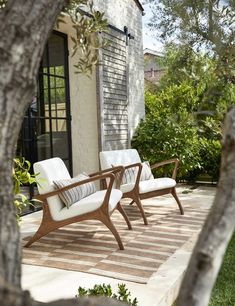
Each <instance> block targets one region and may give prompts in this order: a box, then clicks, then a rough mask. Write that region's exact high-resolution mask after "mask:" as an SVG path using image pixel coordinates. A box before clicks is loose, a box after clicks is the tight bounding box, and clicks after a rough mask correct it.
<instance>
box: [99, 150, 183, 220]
mask: <svg viewBox="0 0 235 306" xmlns="http://www.w3.org/2000/svg"><path fill="white" fill-rule="evenodd" d="M170 163H174V164H175V166H174V170H173V173H172V177H171V178H168V177H163V178H156V179H155V178H154V177H152V178H151V179H148V180H141V171H142V167H143V163H142V162H141V159H140V156H139V154H138V152H137V150H135V149H126V150H114V151H103V152H100V165H101V169H106V168H110V167H111V166H117V165H122V166H124V167H125V171H128V169H131V168H132V169H134V173H135V178H134V180H133V181H132V182H131V183H126V184H121V186H120V189H121V191H122V192H123V196H122V197H123V198H131V199H132V200H133V201H132V203H134V202H135V203H136V205H137V206H138V208H139V210H140V212H141V215H142V217H143V220H144V224H146V225H147V224H148V221H147V218H146V215H145V211H144V208H143V205H142V203H141V200H143V199H148V198H152V197H156V196H160V195H165V194H168V193H171V194H172V195H173V197H174V198H175V200H176V202H177V204H178V207H179V210H180V213H181V215H183V214H184V210H183V207H182V205H181V203H180V200H179V198H178V196H177V194H176V189H175V187H176V174H177V168H178V165H179V160H178V159H171V160H166V161H162V162H159V163H156V164H154V165H152V166H151V169H156V168H158V167H161V166H164V165H167V164H170ZM124 175H125V174H124Z"/></svg>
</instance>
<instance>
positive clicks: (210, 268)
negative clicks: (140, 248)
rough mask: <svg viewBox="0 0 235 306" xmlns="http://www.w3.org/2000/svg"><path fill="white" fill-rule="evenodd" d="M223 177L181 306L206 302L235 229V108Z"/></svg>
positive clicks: (225, 146) (226, 130)
mask: <svg viewBox="0 0 235 306" xmlns="http://www.w3.org/2000/svg"><path fill="white" fill-rule="evenodd" d="M222 146H223V147H222V163H221V171H220V181H219V185H218V189H217V193H216V196H215V200H214V204H213V207H212V210H211V212H210V214H209V215H208V218H207V220H206V222H205V224H204V227H203V229H202V232H201V235H200V236H199V239H198V242H197V244H196V246H195V248H194V252H193V255H192V257H191V260H190V263H189V266H188V269H187V271H186V274H185V277H184V280H183V282H182V286H181V290H180V294H179V297H178V301H177V304H176V305H177V306H189V305H190V306H206V305H208V302H209V299H210V294H211V290H212V288H213V285H214V283H215V280H216V277H217V274H218V272H219V269H220V266H221V263H222V260H223V256H224V253H225V251H226V247H227V245H228V242H229V240H230V239H231V237H232V234H233V232H234V229H235V109H233V110H231V111H230V112H229V113H228V114H227V118H226V121H225V124H224V136H223V141H222Z"/></svg>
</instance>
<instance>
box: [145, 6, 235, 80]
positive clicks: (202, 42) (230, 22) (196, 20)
mask: <svg viewBox="0 0 235 306" xmlns="http://www.w3.org/2000/svg"><path fill="white" fill-rule="evenodd" d="M146 2H148V3H150V6H151V8H152V12H153V17H152V20H151V22H150V23H149V26H150V28H151V29H152V30H153V31H155V32H156V35H158V36H159V37H160V38H161V40H162V41H163V42H164V43H166V42H168V43H169V42H172V41H174V42H178V43H179V44H180V45H183V46H184V45H188V46H190V47H192V48H194V49H195V50H203V52H206V53H208V54H209V55H210V56H211V57H213V58H214V59H216V61H217V73H218V77H220V78H224V79H225V80H226V81H227V82H232V83H234V82H235V69H234V67H235V44H234V41H235V1H234V0H197V1H193V0H158V1H156V0H147V1H146Z"/></svg>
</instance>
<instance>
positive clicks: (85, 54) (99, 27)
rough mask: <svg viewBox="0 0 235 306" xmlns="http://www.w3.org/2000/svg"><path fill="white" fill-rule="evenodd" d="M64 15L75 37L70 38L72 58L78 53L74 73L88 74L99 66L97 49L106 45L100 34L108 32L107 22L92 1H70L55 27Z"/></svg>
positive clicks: (62, 19)
mask: <svg viewBox="0 0 235 306" xmlns="http://www.w3.org/2000/svg"><path fill="white" fill-rule="evenodd" d="M64 14H67V15H69V16H70V18H71V21H72V23H73V28H74V30H75V35H74V36H71V40H72V42H73V50H72V56H74V55H75V54H77V53H79V60H78V62H77V64H76V65H74V67H75V68H76V72H75V73H87V74H90V73H91V72H92V68H93V67H94V66H95V65H98V64H99V54H98V52H97V51H98V49H100V48H102V47H104V46H105V45H106V44H107V41H106V40H105V39H104V38H103V37H102V35H100V34H101V33H102V32H107V31H108V21H107V19H106V18H105V17H104V13H101V12H99V11H97V10H95V8H94V4H93V1H92V0H73V1H70V3H69V5H68V6H66V7H65V8H64V11H63V13H62V14H61V16H60V17H59V19H58V22H57V26H59V24H60V22H64V18H63V16H64Z"/></svg>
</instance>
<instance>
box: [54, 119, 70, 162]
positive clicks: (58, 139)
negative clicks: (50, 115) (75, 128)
mask: <svg viewBox="0 0 235 306" xmlns="http://www.w3.org/2000/svg"><path fill="white" fill-rule="evenodd" d="M52 142H53V155H54V156H59V157H60V158H62V159H68V157H69V152H68V137H67V126H66V121H65V120H64V119H54V120H52Z"/></svg>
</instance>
